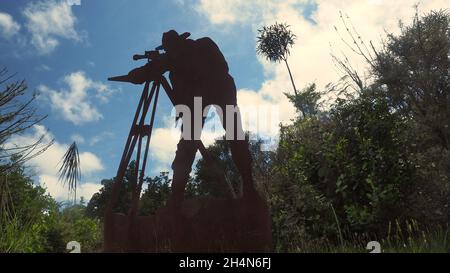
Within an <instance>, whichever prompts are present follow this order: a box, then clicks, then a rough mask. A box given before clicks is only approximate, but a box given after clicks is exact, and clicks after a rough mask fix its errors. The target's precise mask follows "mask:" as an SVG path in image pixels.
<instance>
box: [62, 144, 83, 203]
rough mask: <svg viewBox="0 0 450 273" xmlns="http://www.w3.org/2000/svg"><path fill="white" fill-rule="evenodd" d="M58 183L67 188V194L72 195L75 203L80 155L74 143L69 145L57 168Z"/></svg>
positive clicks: (79, 171)
mask: <svg viewBox="0 0 450 273" xmlns="http://www.w3.org/2000/svg"><path fill="white" fill-rule="evenodd" d="M58 173H59V181H61V182H63V183H64V186H66V185H67V186H68V188H69V192H72V193H74V196H75V197H74V200H75V201H76V194H77V186H78V181H79V180H80V178H81V167H80V155H79V153H78V147H77V144H76V142H74V143H72V145H70V147H69V149H68V150H67V152H66V153H65V155H64V157H63V158H62V164H61V167H60V168H59V171H58Z"/></svg>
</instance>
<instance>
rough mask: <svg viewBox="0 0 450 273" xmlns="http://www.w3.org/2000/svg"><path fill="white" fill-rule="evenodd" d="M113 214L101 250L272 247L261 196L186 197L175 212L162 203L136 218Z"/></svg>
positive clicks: (253, 249)
mask: <svg viewBox="0 0 450 273" xmlns="http://www.w3.org/2000/svg"><path fill="white" fill-rule="evenodd" d="M111 217H112V219H111V225H110V226H109V230H108V231H107V232H108V233H109V234H110V236H108V237H109V238H110V239H109V240H111V241H109V242H105V245H106V246H108V249H105V250H104V251H105V252H197V253H198V252H203V253H205V252H206V253H211V252H213V253H215V252H217V253H223V252H270V251H272V234H271V220H270V214H269V209H268V206H267V204H266V202H265V201H264V200H263V199H261V198H260V197H251V198H249V199H217V198H203V199H193V200H186V201H184V203H183V206H182V209H181V210H180V211H178V212H174V211H170V210H169V209H167V208H161V209H159V210H158V211H157V212H156V214H155V215H153V216H139V217H136V218H135V219H134V221H133V220H131V219H130V217H129V216H126V215H124V214H113V215H112V216H111ZM105 239H106V238H105Z"/></svg>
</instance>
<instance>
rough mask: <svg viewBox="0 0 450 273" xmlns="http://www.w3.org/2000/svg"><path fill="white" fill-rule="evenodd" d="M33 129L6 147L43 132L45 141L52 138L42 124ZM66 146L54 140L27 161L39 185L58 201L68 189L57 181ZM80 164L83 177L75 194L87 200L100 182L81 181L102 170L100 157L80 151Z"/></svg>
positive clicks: (38, 135)
mask: <svg viewBox="0 0 450 273" xmlns="http://www.w3.org/2000/svg"><path fill="white" fill-rule="evenodd" d="M33 130H34V131H33V133H31V134H26V135H20V136H15V137H14V138H12V139H11V140H10V141H9V143H8V144H7V145H6V147H10V146H13V145H14V144H16V143H20V144H21V145H26V144H32V143H34V142H36V140H37V139H38V138H39V137H40V136H41V135H44V134H45V135H46V137H45V142H47V143H48V142H50V141H51V140H52V139H53V138H54V136H53V135H52V134H51V133H49V132H48V131H47V129H46V128H45V127H44V126H41V125H35V126H34V127H33ZM68 148H69V145H67V144H63V143H59V142H57V141H55V142H54V144H53V145H52V146H50V148H49V149H48V150H46V151H45V152H44V153H42V154H41V155H39V156H37V157H35V158H33V159H31V160H30V161H29V164H30V166H32V167H34V168H35V171H36V174H37V176H38V178H39V183H40V184H41V186H43V187H45V188H47V191H48V193H49V194H50V195H51V196H52V197H54V198H55V199H56V200H58V201H62V200H66V199H67V195H68V189H67V188H66V187H64V186H63V185H62V183H61V182H59V181H58V177H59V175H58V169H59V167H60V161H61V159H62V158H63V156H64V154H65V152H66V151H67V149H68ZM80 164H81V165H80V166H81V172H82V174H83V177H82V180H81V181H80V182H81V183H80V185H79V188H78V189H77V196H78V197H81V196H83V197H84V198H85V200H89V199H90V198H91V197H92V195H93V194H94V193H96V192H97V191H98V190H99V189H100V188H101V187H102V185H101V184H100V183H92V182H87V181H83V178H84V177H88V176H91V175H93V174H95V173H96V172H98V171H101V170H103V164H102V162H101V160H100V158H98V157H97V156H96V155H95V154H93V153H90V152H80Z"/></svg>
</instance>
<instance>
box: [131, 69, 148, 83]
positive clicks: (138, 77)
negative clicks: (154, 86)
mask: <svg viewBox="0 0 450 273" xmlns="http://www.w3.org/2000/svg"><path fill="white" fill-rule="evenodd" d="M128 78H129V81H130V82H131V83H134V84H143V83H144V82H145V81H147V77H146V73H145V69H144V67H139V68H136V69H133V70H131V71H130V72H129V73H128Z"/></svg>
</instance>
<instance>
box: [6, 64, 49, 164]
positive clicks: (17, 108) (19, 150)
mask: <svg viewBox="0 0 450 273" xmlns="http://www.w3.org/2000/svg"><path fill="white" fill-rule="evenodd" d="M13 77H14V75H8V70H7V69H6V68H3V69H0V85H2V87H1V89H0V165H1V166H0V171H2V172H6V171H8V170H9V169H10V168H13V167H15V166H21V165H22V164H23V163H25V162H27V161H28V160H30V159H32V158H33V157H36V156H38V155H39V154H41V153H43V152H44V151H45V150H47V149H48V147H50V146H51V145H52V144H53V140H51V141H49V142H47V143H46V136H45V134H42V135H40V136H39V138H38V139H37V140H36V141H35V142H34V143H12V142H11V140H12V138H13V137H14V136H16V135H19V134H21V133H24V132H25V131H27V130H29V129H30V128H32V127H33V126H35V125H37V124H39V123H41V122H42V121H43V120H44V119H45V118H46V116H41V115H39V114H38V113H37V109H36V108H35V107H34V102H35V99H36V94H31V95H30V94H28V93H27V89H28V87H27V84H26V82H25V81H24V80H22V81H12V79H13ZM12 158H13V159H14V160H13V161H11V159H12Z"/></svg>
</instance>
